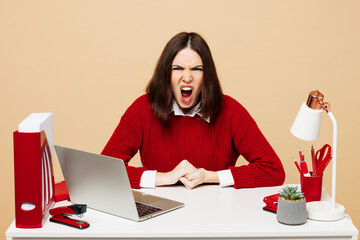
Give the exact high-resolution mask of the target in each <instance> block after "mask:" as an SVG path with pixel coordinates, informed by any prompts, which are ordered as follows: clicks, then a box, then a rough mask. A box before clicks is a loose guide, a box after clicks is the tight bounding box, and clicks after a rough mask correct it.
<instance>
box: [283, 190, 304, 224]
mask: <svg viewBox="0 0 360 240" xmlns="http://www.w3.org/2000/svg"><path fill="white" fill-rule="evenodd" d="M276 218H277V220H278V222H280V223H283V224H288V225H299V224H304V223H305V222H306V218H307V212H306V201H305V198H304V199H303V200H301V201H286V200H282V199H281V198H280V197H279V200H278V205H277V213H276Z"/></svg>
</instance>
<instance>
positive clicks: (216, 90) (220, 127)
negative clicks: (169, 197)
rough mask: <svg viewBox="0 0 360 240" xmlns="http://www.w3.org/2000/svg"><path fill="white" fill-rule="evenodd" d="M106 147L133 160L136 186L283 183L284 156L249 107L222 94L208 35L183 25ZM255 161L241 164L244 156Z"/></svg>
mask: <svg viewBox="0 0 360 240" xmlns="http://www.w3.org/2000/svg"><path fill="white" fill-rule="evenodd" d="M146 93H147V94H145V95H143V96H141V97H139V98H138V99H137V100H136V101H135V102H134V103H133V104H132V105H131V106H130V107H129V108H128V109H127V110H126V112H125V114H124V115H123V116H122V118H121V120H120V123H119V125H118V126H117V128H116V129H115V131H114V133H113V135H112V137H111V138H110V140H109V142H108V143H107V145H106V146H105V148H104V150H103V151H102V154H103V155H108V156H112V157H116V158H120V159H123V160H124V161H125V162H126V164H127V163H128V162H129V161H130V159H131V158H132V157H133V156H134V155H135V154H136V153H137V152H138V150H140V157H141V162H142V165H143V167H131V166H127V172H128V175H129V179H130V183H131V186H132V188H140V187H156V186H162V185H171V184H175V183H177V182H178V181H180V182H182V183H183V184H184V185H185V186H186V187H187V188H188V189H192V188H194V187H196V186H197V185H199V184H202V183H217V184H220V186H233V187H234V188H243V187H262V186H272V185H281V184H282V183H283V182H284V179H285V173H284V169H283V166H282V164H281V161H280V159H279V158H278V156H277V155H276V153H275V152H274V150H273V149H272V147H271V146H270V144H269V143H268V142H267V140H266V139H265V137H264V136H263V134H262V133H261V131H260V130H259V128H258V127H257V125H256V123H255V121H254V120H253V119H252V117H251V116H250V115H249V113H248V112H247V111H246V109H245V108H244V107H243V106H242V105H241V104H240V103H238V102H237V101H236V100H234V99H233V98H231V97H229V96H227V95H223V93H222V90H221V87H220V83H219V79H218V77H217V73H216V68H215V64H214V61H213V59H212V56H211V52H210V49H209V47H208V45H207V43H206V42H205V40H204V39H203V38H202V37H201V36H200V35H199V34H197V33H186V32H182V33H179V34H177V35H176V36H174V37H173V38H172V39H171V40H170V41H169V42H168V43H167V45H166V46H165V48H164V50H163V52H162V54H161V56H160V59H159V61H158V63H157V66H156V68H155V71H154V74H153V76H152V78H151V80H150V82H149V84H148V86H147V88H146ZM240 154H241V155H242V156H244V158H245V159H246V160H247V161H248V162H249V164H248V165H244V166H239V167H235V163H236V160H237V159H238V157H239V155H240Z"/></svg>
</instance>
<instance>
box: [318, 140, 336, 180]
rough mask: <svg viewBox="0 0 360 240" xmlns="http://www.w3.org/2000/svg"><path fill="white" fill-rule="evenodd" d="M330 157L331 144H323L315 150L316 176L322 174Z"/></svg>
mask: <svg viewBox="0 0 360 240" xmlns="http://www.w3.org/2000/svg"><path fill="white" fill-rule="evenodd" d="M331 158H332V155H331V146H330V145H329V144H325V145H324V146H323V147H322V148H320V149H319V150H317V151H316V154H315V161H316V166H317V168H316V171H317V175H318V176H321V175H322V174H323V172H324V170H325V168H326V166H327V165H328V164H329V162H330V160H331Z"/></svg>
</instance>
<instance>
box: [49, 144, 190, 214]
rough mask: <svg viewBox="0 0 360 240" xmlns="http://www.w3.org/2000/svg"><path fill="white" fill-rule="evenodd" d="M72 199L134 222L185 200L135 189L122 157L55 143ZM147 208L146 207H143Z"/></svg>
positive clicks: (161, 212) (176, 207) (165, 210)
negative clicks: (175, 199) (132, 186)
mask: <svg viewBox="0 0 360 240" xmlns="http://www.w3.org/2000/svg"><path fill="white" fill-rule="evenodd" d="M55 150H56V153H57V156H58V159H59V162H60V166H61V170H62V172H63V175H64V179H65V182H66V186H67V188H68V192H69V196H70V201H71V202H73V203H78V204H87V206H88V207H89V208H92V209H95V210H98V211H102V212H105V213H109V214H112V215H116V216H119V217H122V218H126V219H130V220H133V221H143V220H146V219H149V218H151V217H154V216H157V215H160V214H163V213H166V212H169V211H172V210H175V209H178V208H181V207H183V206H184V203H181V202H177V201H173V200H170V199H166V198H162V197H158V196H153V195H150V194H146V193H142V192H140V191H134V190H132V189H131V187H130V182H129V178H128V175H127V172H126V168H125V163H124V161H123V160H121V159H118V158H113V157H108V156H104V155H99V154H94V153H89V152H84V151H79V150H75V149H71V148H67V147H62V146H57V145H55ZM142 209H145V210H142Z"/></svg>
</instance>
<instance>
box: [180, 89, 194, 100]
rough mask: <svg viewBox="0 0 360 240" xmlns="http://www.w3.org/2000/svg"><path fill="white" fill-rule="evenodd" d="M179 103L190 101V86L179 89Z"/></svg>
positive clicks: (191, 90) (191, 91)
mask: <svg viewBox="0 0 360 240" xmlns="http://www.w3.org/2000/svg"><path fill="white" fill-rule="evenodd" d="M180 90H181V101H183V102H184V103H189V102H190V101H191V99H192V93H193V88H192V87H190V86H182V87H181V89H180Z"/></svg>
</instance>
